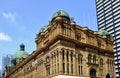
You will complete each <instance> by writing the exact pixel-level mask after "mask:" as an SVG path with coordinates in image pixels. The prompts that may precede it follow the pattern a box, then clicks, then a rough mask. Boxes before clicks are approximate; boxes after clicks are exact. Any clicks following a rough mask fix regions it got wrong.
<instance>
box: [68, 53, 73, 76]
mask: <svg viewBox="0 0 120 78" xmlns="http://www.w3.org/2000/svg"><path fill="white" fill-rule="evenodd" d="M68 60H69V74H70V75H71V74H72V72H71V64H72V62H71V53H70V51H69V55H68Z"/></svg>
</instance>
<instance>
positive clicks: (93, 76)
mask: <svg viewBox="0 0 120 78" xmlns="http://www.w3.org/2000/svg"><path fill="white" fill-rule="evenodd" d="M90 78H96V70H95V69H91V70H90Z"/></svg>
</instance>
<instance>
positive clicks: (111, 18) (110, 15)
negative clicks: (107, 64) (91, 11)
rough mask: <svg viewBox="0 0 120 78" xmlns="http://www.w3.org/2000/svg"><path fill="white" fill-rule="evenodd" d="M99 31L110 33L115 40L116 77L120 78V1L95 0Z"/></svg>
mask: <svg viewBox="0 0 120 78" xmlns="http://www.w3.org/2000/svg"><path fill="white" fill-rule="evenodd" d="M95 1H96V11H97V23H98V30H101V29H104V30H106V31H108V32H109V33H110V34H111V35H112V36H113V38H114V52H115V53H114V56H115V58H114V59H115V68H116V77H117V78H120V0H95Z"/></svg>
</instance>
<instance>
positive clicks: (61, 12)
mask: <svg viewBox="0 0 120 78" xmlns="http://www.w3.org/2000/svg"><path fill="white" fill-rule="evenodd" d="M58 16H60V17H65V18H67V19H69V20H70V17H69V15H68V13H67V12H66V11H63V10H58V11H57V12H55V13H54V14H53V17H52V20H54V19H55V18H56V17H58Z"/></svg>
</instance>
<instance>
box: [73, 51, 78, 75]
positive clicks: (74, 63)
mask: <svg viewBox="0 0 120 78" xmlns="http://www.w3.org/2000/svg"><path fill="white" fill-rule="evenodd" d="M76 67H77V65H76V55H75V52H73V75H76V73H77V72H76Z"/></svg>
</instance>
